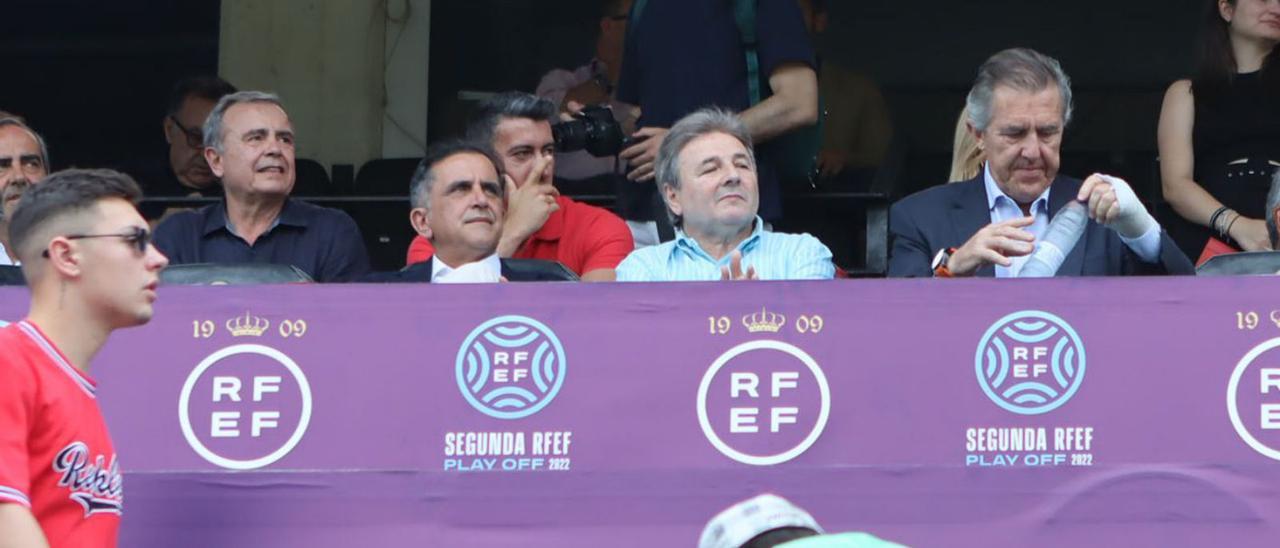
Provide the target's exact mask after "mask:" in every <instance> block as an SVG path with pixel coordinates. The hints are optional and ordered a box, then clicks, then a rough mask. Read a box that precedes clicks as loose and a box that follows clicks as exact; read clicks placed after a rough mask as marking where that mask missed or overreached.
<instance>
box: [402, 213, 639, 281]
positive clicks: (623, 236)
mask: <svg viewBox="0 0 1280 548" xmlns="http://www.w3.org/2000/svg"><path fill="white" fill-rule="evenodd" d="M556 203H558V204H560V209H558V210H556V212H555V213H552V214H551V216H550V217H547V222H546V223H543V225H542V228H540V229H538V231H537V232H534V233H533V235H532V236H530V237H529V239H527V240H525V241H524V243H523V244H521V245H520V249H518V250H516V252H515V254H514V255H512V257H514V258H517V259H547V260H551V261H559V262H560V263H561V264H563V265H565V266H566V267H568V268H569V270H572V271H574V272H575V273H577V274H578V275H579V276H581V275H582V274H584V273H586V272H591V271H592V270H598V269H601V268H617V266H618V263H620V262H622V259H624V258H626V256H627V254H629V253H631V250H632V249H634V248H635V241H634V240H632V238H631V229H629V228H627V223H625V222H623V221H622V218H621V217H618V216H617V215H614V214H613V213H610V212H609V210H607V209H603V208H599V207H596V206H593V205H587V204H584V203H581V202H575V201H573V200H571V199H569V198H567V197H564V196H559V197H557V198H556ZM434 254H435V248H433V247H432V246H431V242H429V241H427V239H426V238H423V237H422V236H418V237H417V238H414V239H413V243H411V244H409V256H408V259H407V261H406V262H407V263H408V264H414V263H420V262H422V261H425V260H427V259H430V258H431V256H432V255H434Z"/></svg>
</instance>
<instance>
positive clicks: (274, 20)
mask: <svg viewBox="0 0 1280 548" xmlns="http://www.w3.org/2000/svg"><path fill="white" fill-rule="evenodd" d="M429 13H430V0H386V1H376V0H271V1H270V2H263V1H260V0H224V1H223V3H222V21H221V33H220V42H219V63H218V64H219V67H218V68H219V73H220V74H221V75H222V76H223V77H224V78H226V79H228V80H229V81H231V82H232V83H234V84H235V85H236V86H237V87H239V88H241V89H261V90H268V91H275V92H277V93H279V94H280V96H281V98H282V99H283V100H284V103H285V106H286V108H287V110H288V111H289V116H290V119H291V120H292V121H293V124H294V128H295V130H296V131H297V133H298V156H299V157H303V158H311V159H315V160H318V161H320V162H321V163H322V164H325V165H326V166H331V165H332V164H335V163H343V164H355V165H356V166H359V165H361V164H363V163H364V162H365V161H367V160H370V159H374V158H381V157H384V155H385V156H416V155H420V154H421V153H422V152H421V148H422V145H423V144H424V142H425V135H426V89H427V46H426V44H427V36H428V34H429V26H428V23H429Z"/></svg>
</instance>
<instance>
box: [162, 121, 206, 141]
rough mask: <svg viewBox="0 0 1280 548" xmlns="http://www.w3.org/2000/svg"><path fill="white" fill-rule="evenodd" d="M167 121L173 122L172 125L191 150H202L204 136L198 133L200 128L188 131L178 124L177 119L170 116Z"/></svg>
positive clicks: (185, 127)
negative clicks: (176, 127)
mask: <svg viewBox="0 0 1280 548" xmlns="http://www.w3.org/2000/svg"><path fill="white" fill-rule="evenodd" d="M169 120H170V121H172V122H173V125H175V126H178V130H179V131H181V132H182V134H183V135H184V136H186V138H187V146H189V147H191V148H204V134H202V133H201V132H200V128H193V129H188V128H187V126H184V125H182V122H179V121H178V119H177V118H176V117H173V116H170V117H169Z"/></svg>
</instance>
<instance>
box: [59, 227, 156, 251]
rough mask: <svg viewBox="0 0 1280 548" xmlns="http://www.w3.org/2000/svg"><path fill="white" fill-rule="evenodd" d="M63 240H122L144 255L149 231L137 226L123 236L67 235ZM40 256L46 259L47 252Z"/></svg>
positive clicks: (148, 243) (149, 237)
mask: <svg viewBox="0 0 1280 548" xmlns="http://www.w3.org/2000/svg"><path fill="white" fill-rule="evenodd" d="M63 238H66V239H68V240H84V239H87V238H122V239H124V241H125V242H127V243H129V244H130V245H132V246H133V247H134V249H137V250H138V252H139V253H146V252H147V246H148V245H151V231H150V230H147V229H145V228H142V227H139V226H135V227H130V228H129V231H128V232H125V233H123V234H68V235H66V236H63ZM40 255H41V256H43V257H44V258H46V259H48V258H49V250H48V249H46V250H44V253H41V254H40Z"/></svg>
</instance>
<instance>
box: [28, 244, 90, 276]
mask: <svg viewBox="0 0 1280 548" xmlns="http://www.w3.org/2000/svg"><path fill="white" fill-rule="evenodd" d="M45 250H46V251H48V253H49V258H48V259H46V262H47V263H48V264H49V268H52V269H54V270H56V271H58V273H59V274H61V276H60V277H63V278H79V277H80V274H81V264H80V260H81V257H80V253H79V252H78V251H76V247H75V246H74V245H72V244H71V240H68V239H67V238H65V237H63V236H58V237H56V238H54V239H53V240H52V241H50V242H49V245H48V246H46V247H45ZM33 259H35V258H34V257H33Z"/></svg>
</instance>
